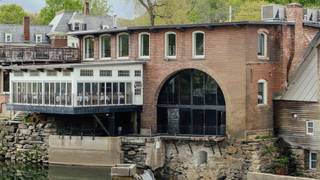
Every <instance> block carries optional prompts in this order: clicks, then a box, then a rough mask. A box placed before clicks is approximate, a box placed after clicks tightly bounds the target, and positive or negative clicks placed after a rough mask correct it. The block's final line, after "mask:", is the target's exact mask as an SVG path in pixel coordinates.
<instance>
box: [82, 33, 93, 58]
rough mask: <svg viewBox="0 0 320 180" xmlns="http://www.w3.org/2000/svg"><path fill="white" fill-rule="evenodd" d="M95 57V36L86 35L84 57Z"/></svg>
mask: <svg viewBox="0 0 320 180" xmlns="http://www.w3.org/2000/svg"><path fill="white" fill-rule="evenodd" d="M93 58H94V38H93V37H91V36H90V37H85V38H84V59H85V60H90V59H93Z"/></svg>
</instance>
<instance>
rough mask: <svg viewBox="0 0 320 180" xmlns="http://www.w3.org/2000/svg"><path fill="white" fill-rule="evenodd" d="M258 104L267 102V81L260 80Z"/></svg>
mask: <svg viewBox="0 0 320 180" xmlns="http://www.w3.org/2000/svg"><path fill="white" fill-rule="evenodd" d="M258 104H267V81H266V80H259V81H258Z"/></svg>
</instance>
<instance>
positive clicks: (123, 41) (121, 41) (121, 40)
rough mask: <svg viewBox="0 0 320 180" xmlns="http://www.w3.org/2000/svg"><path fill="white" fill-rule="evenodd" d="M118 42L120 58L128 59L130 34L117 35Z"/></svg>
mask: <svg viewBox="0 0 320 180" xmlns="http://www.w3.org/2000/svg"><path fill="white" fill-rule="evenodd" d="M117 43H118V52H117V55H118V58H119V59H127V58H129V49H130V44H129V34H127V33H121V34H119V35H118V36H117Z"/></svg>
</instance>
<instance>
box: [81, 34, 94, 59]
mask: <svg viewBox="0 0 320 180" xmlns="http://www.w3.org/2000/svg"><path fill="white" fill-rule="evenodd" d="M87 38H93V57H92V58H86V39H87ZM94 48H95V47H94V36H93V35H88V36H84V37H83V60H84V61H93V60H94Z"/></svg>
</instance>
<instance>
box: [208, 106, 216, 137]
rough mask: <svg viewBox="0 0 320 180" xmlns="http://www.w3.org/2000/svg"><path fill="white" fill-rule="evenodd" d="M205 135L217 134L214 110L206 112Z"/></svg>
mask: <svg viewBox="0 0 320 180" xmlns="http://www.w3.org/2000/svg"><path fill="white" fill-rule="evenodd" d="M205 134H206V135H215V134H217V111H216V110H206V114H205Z"/></svg>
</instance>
